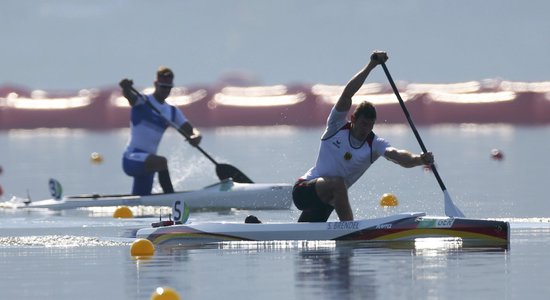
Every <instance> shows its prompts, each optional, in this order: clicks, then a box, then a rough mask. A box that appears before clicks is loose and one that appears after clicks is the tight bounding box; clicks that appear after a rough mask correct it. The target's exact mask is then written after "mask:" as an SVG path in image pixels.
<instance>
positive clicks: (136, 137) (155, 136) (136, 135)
mask: <svg viewBox="0 0 550 300" xmlns="http://www.w3.org/2000/svg"><path fill="white" fill-rule="evenodd" d="M145 96H146V97H147V101H149V103H151V104H152V105H153V106H154V107H156V108H157V109H158V110H159V111H160V112H161V114H162V117H161V116H159V115H158V114H157V113H156V112H155V111H153V109H152V108H151V107H149V105H148V104H147V103H146V102H145V99H143V98H142V97H138V99H137V101H136V103H135V104H134V106H132V112H131V120H130V129H131V134H130V140H129V141H128V145H127V148H126V152H134V151H138V152H147V153H151V154H156V153H157V149H158V146H159V144H160V140H161V138H162V135H163V134H164V131H165V130H166V128H167V127H168V126H169V123H168V122H166V120H165V119H167V120H171V122H172V123H174V124H176V125H177V126H178V128H179V127H181V125H183V124H184V123H185V122H187V118H186V117H185V115H184V114H183V113H182V112H181V110H179V109H178V108H176V107H174V106H172V105H170V104H168V103H166V102H164V103H159V102H158V101H157V100H156V99H155V98H154V96H153V95H145Z"/></svg>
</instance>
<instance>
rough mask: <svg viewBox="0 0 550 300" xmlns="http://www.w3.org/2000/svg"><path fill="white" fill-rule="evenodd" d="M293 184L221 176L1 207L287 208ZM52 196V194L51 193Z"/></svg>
mask: <svg viewBox="0 0 550 300" xmlns="http://www.w3.org/2000/svg"><path fill="white" fill-rule="evenodd" d="M291 191H292V185H291V184H286V183H237V182H233V181H232V180H230V179H228V180H224V181H221V182H218V183H215V184H212V185H209V186H207V187H204V188H202V189H199V190H190V191H182V192H176V193H172V194H152V195H148V196H136V195H127V194H125V195H101V194H88V195H73V196H63V197H60V198H59V199H55V197H54V198H51V199H45V200H39V201H29V200H28V199H21V198H18V199H12V200H9V201H5V202H0V208H47V209H51V210H63V209H75V208H85V207H108V206H122V205H124V206H139V205H143V206H167V207H170V206H172V204H173V203H174V202H175V201H177V200H180V201H181V200H183V201H185V203H186V205H187V206H188V207H189V209H191V210H218V209H220V210H223V209H231V208H235V209H272V210H276V209H289V208H290V205H291V203H292V196H291ZM52 196H53V194H52Z"/></svg>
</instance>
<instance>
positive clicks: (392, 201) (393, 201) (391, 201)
mask: <svg viewBox="0 0 550 300" xmlns="http://www.w3.org/2000/svg"><path fill="white" fill-rule="evenodd" d="M397 205H399V201H397V197H395V195H394V194H390V193H385V194H384V195H382V197H381V198H380V206H397Z"/></svg>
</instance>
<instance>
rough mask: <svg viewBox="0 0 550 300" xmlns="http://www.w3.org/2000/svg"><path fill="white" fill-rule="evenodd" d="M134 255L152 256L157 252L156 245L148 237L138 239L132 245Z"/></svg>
mask: <svg viewBox="0 0 550 300" xmlns="http://www.w3.org/2000/svg"><path fill="white" fill-rule="evenodd" d="M130 254H132V256H151V255H153V254H155V246H153V243H151V241H150V240H148V239H137V240H135V241H134V242H133V243H132V247H130Z"/></svg>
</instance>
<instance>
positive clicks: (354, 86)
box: [334, 51, 388, 112]
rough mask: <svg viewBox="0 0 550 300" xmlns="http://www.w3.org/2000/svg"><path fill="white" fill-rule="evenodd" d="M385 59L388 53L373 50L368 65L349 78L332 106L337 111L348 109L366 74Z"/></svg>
mask: <svg viewBox="0 0 550 300" xmlns="http://www.w3.org/2000/svg"><path fill="white" fill-rule="evenodd" d="M386 60H388V55H387V54H386V52H382V51H374V52H373V53H372V55H371V57H370V62H369V63H368V65H366V66H365V67H364V68H363V69H362V70H361V71H359V73H357V74H355V76H353V78H351V80H350V81H349V82H348V84H347V85H346V87H345V88H344V91H343V92H342V95H341V96H340V99H338V102H336V105H335V106H334V107H335V108H336V110H337V111H340V112H344V111H349V110H350V108H351V103H352V100H351V98H352V97H353V95H355V93H357V91H358V90H359V89H360V88H361V86H362V85H363V84H364V83H365V80H366V79H367V76H369V73H370V71H372V69H374V68H375V67H376V66H377V65H379V64H380V63H382V62H386Z"/></svg>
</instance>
